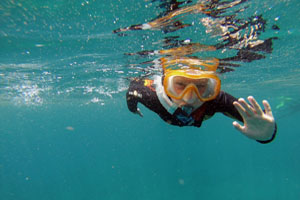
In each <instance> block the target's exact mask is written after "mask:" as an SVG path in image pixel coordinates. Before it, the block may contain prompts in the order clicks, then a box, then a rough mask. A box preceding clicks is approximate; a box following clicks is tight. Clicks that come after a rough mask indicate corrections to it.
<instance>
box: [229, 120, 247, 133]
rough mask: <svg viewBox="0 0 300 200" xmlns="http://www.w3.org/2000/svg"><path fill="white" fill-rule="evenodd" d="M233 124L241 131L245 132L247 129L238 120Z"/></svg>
mask: <svg viewBox="0 0 300 200" xmlns="http://www.w3.org/2000/svg"><path fill="white" fill-rule="evenodd" d="M232 125H233V126H234V128H236V129H237V130H238V131H240V132H242V133H243V132H244V130H245V128H244V126H242V125H240V124H239V123H238V122H237V121H234V122H233V123H232Z"/></svg>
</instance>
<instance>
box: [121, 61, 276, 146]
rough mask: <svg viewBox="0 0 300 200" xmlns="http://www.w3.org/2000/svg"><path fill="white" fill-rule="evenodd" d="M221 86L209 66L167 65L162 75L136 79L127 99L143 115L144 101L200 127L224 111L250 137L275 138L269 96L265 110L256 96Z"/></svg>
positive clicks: (170, 118)
mask: <svg viewBox="0 0 300 200" xmlns="http://www.w3.org/2000/svg"><path fill="white" fill-rule="evenodd" d="M220 88H221V81H220V79H219V77H218V76H217V74H216V72H215V71H214V69H213V68H211V67H209V66H206V67H205V66H204V68H202V69H197V68H195V67H183V68H177V69H164V72H163V75H162V76H155V77H154V78H153V79H139V78H135V79H133V80H132V81H131V83H130V86H129V89H128V91H127V94H126V99H127V105H128V109H129V110H130V111H131V112H133V113H135V114H139V115H140V116H143V115H142V113H141V111H140V109H139V108H138V103H142V104H143V105H144V106H146V107H147V108H148V109H150V110H152V111H153V112H155V113H157V114H158V115H159V116H160V117H161V118H162V119H163V120H164V121H166V122H167V123H169V124H171V125H176V126H196V127H200V126H201V124H202V122H203V121H204V120H207V119H209V118H210V117H212V116H213V115H214V114H215V113H217V112H221V113H223V114H224V115H226V116H228V117H231V118H233V119H235V120H237V121H240V122H243V125H240V124H239V123H238V122H237V121H234V122H233V126H234V127H235V128H236V129H237V130H238V131H240V132H241V133H242V134H244V135H245V136H247V137H249V138H250V139H254V140H256V141H258V142H260V143H269V142H271V141H272V140H273V139H274V138H275V135H276V132H277V128H276V123H275V119H274V117H273V115H272V110H271V107H270V105H269V103H268V102H267V101H266V100H264V101H263V105H264V108H265V111H263V110H262V109H261V107H260V106H259V104H258V103H257V102H256V100H255V99H254V98H253V97H252V96H249V97H248V101H249V102H250V104H248V103H247V102H246V101H245V100H244V99H242V98H240V99H236V98H234V97H233V96H231V95H229V94H227V93H225V92H224V91H221V90H220Z"/></svg>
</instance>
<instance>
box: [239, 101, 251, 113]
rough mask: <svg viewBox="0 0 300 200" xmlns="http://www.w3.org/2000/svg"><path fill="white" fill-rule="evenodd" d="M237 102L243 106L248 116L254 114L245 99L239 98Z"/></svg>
mask: <svg viewBox="0 0 300 200" xmlns="http://www.w3.org/2000/svg"><path fill="white" fill-rule="evenodd" d="M239 103H240V104H241V106H243V108H244V109H245V111H246V113H247V115H248V116H249V117H250V116H252V115H253V114H254V110H252V108H251V106H250V105H249V104H248V103H247V102H246V101H245V99H243V98H240V99H239Z"/></svg>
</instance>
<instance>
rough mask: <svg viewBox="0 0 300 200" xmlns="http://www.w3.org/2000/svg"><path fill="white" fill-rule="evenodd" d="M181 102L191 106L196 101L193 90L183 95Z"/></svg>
mask: <svg viewBox="0 0 300 200" xmlns="http://www.w3.org/2000/svg"><path fill="white" fill-rule="evenodd" d="M182 100H183V101H184V102H186V103H188V104H192V103H194V102H195V101H196V100H197V95H196V94H195V92H194V91H193V90H189V91H187V92H186V93H185V94H184V96H183V98H182Z"/></svg>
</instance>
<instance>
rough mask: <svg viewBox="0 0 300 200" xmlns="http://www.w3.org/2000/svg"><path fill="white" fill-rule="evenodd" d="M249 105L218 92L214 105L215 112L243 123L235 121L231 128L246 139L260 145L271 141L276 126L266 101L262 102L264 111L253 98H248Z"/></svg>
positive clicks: (242, 100)
mask: <svg viewBox="0 0 300 200" xmlns="http://www.w3.org/2000/svg"><path fill="white" fill-rule="evenodd" d="M248 100H249V102H250V104H248V103H247V102H246V101H245V100H244V99H242V98H241V99H236V98H234V97H233V96H231V95H229V94H227V93H225V92H220V95H219V96H218V98H217V99H216V102H215V103H214V104H215V106H216V111H217V112H222V113H223V114H225V115H227V116H229V117H231V118H233V119H236V120H238V121H240V122H243V126H242V125H240V124H239V123H238V122H237V121H234V122H233V126H234V127H235V128H236V129H237V130H238V131H240V132H241V133H242V134H244V135H246V136H247V137H249V138H251V139H254V140H256V141H258V142H260V143H269V142H271V141H273V139H274V138H275V135H276V131H277V126H276V123H275V120H274V117H273V115H272V111H271V107H270V105H269V104H268V102H267V101H263V104H264V107H265V111H263V110H262V109H261V107H260V106H259V105H258V103H257V102H256V101H255V99H254V98H253V97H248Z"/></svg>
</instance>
